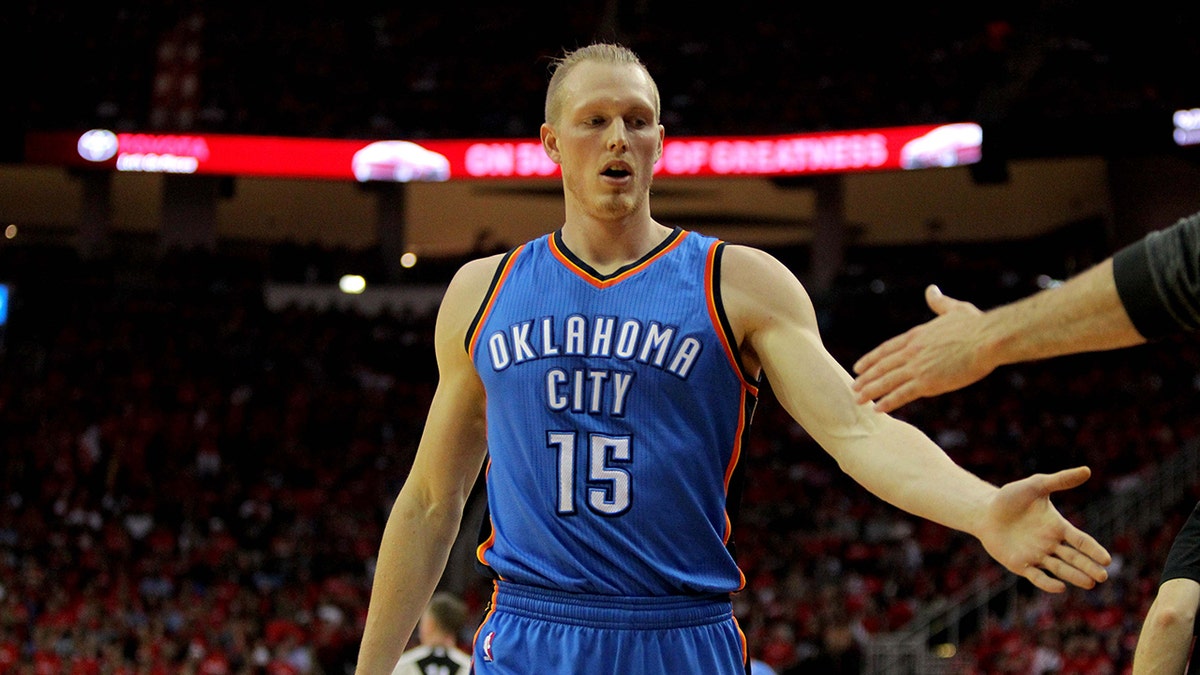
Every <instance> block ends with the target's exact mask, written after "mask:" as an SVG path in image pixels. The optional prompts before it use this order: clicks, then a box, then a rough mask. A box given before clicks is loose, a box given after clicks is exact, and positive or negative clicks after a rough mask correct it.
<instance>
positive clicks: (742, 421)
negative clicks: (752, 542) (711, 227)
mask: <svg viewBox="0 0 1200 675" xmlns="http://www.w3.org/2000/svg"><path fill="white" fill-rule="evenodd" d="M746 392H747V390H746V389H742V395H741V400H740V401H739V402H738V423H737V434H735V435H734V437H733V452H732V453H731V454H730V456H729V464H728V465H727V466H726V467H725V497H726V500H728V498H729V481H731V480H732V479H733V472H734V470H735V469H736V468H737V465H738V461H740V460H741V458H742V438H744V436H745V434H746ZM731 537H733V521H732V520H730V519H729V511H728V510H726V511H725V536H724V537H722V540H721V543H723V544H728V543H729V539H730V538H731ZM737 571H738V588H737V590H739V591H740V590H742V589H743V588H745V587H746V575H745V574H744V573H743V572H742V568H741V567H740V566H738V568H737Z"/></svg>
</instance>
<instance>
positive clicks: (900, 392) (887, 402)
mask: <svg viewBox="0 0 1200 675" xmlns="http://www.w3.org/2000/svg"><path fill="white" fill-rule="evenodd" d="M918 398H921V392H920V390H918V389H917V385H916V383H914V382H913V381H912V380H909V381H907V382H905V383H904V384H902V385H900V386H899V387H896V388H895V389H893V390H892V391H890V392H888V393H887V394H886V395H885V396H883V398H880V399H879V400H878V401H875V409H876V410H878V411H879V412H882V413H890V412H892V411H893V410H896V409H898V408H900V407H902V406H904V405H906V404H908V403H912V402H913V401H915V400H917V399H918Z"/></svg>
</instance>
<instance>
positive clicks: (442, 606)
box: [392, 592, 471, 675]
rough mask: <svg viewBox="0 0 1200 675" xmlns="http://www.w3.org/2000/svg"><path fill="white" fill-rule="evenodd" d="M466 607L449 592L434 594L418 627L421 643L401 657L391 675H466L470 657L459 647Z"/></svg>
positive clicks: (469, 670) (469, 666) (465, 619)
mask: <svg viewBox="0 0 1200 675" xmlns="http://www.w3.org/2000/svg"><path fill="white" fill-rule="evenodd" d="M466 622H467V605H466V603H464V602H463V601H462V600H459V599H458V598H457V597H455V596H453V595H451V594H449V593H444V592H443V593H434V595H433V598H432V599H431V600H430V601H429V605H428V606H427V607H426V608H425V613H424V614H422V615H421V620H420V622H419V623H418V624H417V640H418V642H420V644H419V645H418V646H417V647H414V648H412V649H410V650H408V651H407V652H404V654H402V655H401V656H400V662H399V663H397V664H396V669H395V670H393V671H392V675H467V673H469V672H471V657H470V655H468V654H467V653H466V652H464V651H462V650H461V649H459V648H458V634H459V631H461V630H462V628H463V626H464V625H465V624H466Z"/></svg>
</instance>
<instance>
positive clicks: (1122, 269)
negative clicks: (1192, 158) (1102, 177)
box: [854, 214, 1200, 412]
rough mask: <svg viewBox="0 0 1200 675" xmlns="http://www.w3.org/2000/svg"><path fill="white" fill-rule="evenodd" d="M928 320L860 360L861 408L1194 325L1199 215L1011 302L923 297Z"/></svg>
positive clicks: (1197, 322)
mask: <svg viewBox="0 0 1200 675" xmlns="http://www.w3.org/2000/svg"><path fill="white" fill-rule="evenodd" d="M925 298H926V301H927V302H928V303H929V307H930V308H931V309H933V311H934V312H935V313H936V314H937V315H938V316H937V317H935V318H934V319H932V320H930V321H928V322H926V323H924V324H922V325H920V326H917V327H915V328H912V329H910V330H909V331H907V332H905V333H903V334H901V335H898V336H896V337H894V338H892V339H890V340H888V341H886V342H884V343H883V344H881V345H879V346H878V347H876V348H875V349H873V350H871V351H870V352H868V353H867V354H866V355H864V356H863V357H862V358H861V359H859V360H858V362H857V363H855V364H854V371H855V372H856V373H858V378H857V379H856V380H855V382H854V389H855V391H857V392H858V401H859V402H866V401H870V400H875V401H876V404H875V407H876V408H877V409H878V410H880V411H883V412H890V411H892V410H895V409H896V408H899V407H900V406H902V405H904V404H906V403H908V402H910V401H913V400H915V399H918V398H921V397H925V396H936V395H937V394H942V393H945V392H947V391H953V390H955V389H960V388H962V387H965V386H967V385H969V384H972V383H974V382H978V381H979V380H981V379H983V378H984V377H985V376H987V374H988V373H990V372H992V371H993V370H995V369H996V368H997V367H999V366H1002V365H1006V364H1010V363H1018V362H1022V361H1033V360H1037V359H1044V358H1049V357H1053V356H1062V355H1064V354H1074V353H1078V352H1089V351H1104V350H1110V349H1119V348H1122V347H1129V346H1132V345H1137V344H1142V343H1144V342H1145V341H1146V339H1147V338H1155V337H1160V336H1162V335H1165V334H1168V333H1170V332H1175V331H1180V330H1195V329H1197V328H1200V214H1197V215H1193V216H1191V217H1189V218H1185V219H1182V220H1180V221H1179V222H1177V223H1176V224H1175V225H1173V226H1172V227H1170V228H1168V229H1166V230H1164V231H1162V232H1156V233H1151V234H1150V235H1148V236H1146V237H1144V238H1143V239H1141V240H1140V241H1138V242H1136V243H1134V244H1132V245H1130V246H1128V247H1126V248H1124V249H1122V250H1121V251H1119V252H1118V253H1117V254H1116V255H1115V256H1113V257H1112V258H1109V259H1107V260H1105V261H1104V262H1102V263H1100V264H1098V265H1096V266H1095V267H1092V268H1091V269H1089V270H1087V271H1086V272H1084V273H1082V274H1080V275H1078V276H1076V277H1074V278H1072V279H1070V280H1068V281H1067V282H1066V283H1065V284H1063V285H1062V286H1060V287H1058V288H1052V289H1047V290H1044V291H1040V292H1038V293H1035V294H1034V295H1031V296H1029V297H1027V298H1024V299H1022V300H1019V301H1017V302H1014V303H1012V304H1009V305H1004V306H1002V307H997V308H995V309H992V310H989V311H987V312H980V311H979V310H978V309H977V308H976V307H975V306H974V305H972V304H970V303H967V302H962V301H960V300H955V299H953V298H950V297H947V296H945V295H942V293H941V291H940V290H938V288H937V287H936V286H930V287H929V288H927V289H926V291H925Z"/></svg>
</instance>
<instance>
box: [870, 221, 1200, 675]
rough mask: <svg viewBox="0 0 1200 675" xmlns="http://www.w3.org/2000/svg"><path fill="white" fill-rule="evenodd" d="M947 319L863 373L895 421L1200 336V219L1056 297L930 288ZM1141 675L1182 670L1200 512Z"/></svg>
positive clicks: (1168, 574) (1191, 629)
mask: <svg viewBox="0 0 1200 675" xmlns="http://www.w3.org/2000/svg"><path fill="white" fill-rule="evenodd" d="M925 298H926V301H927V302H928V303H929V306H930V308H931V309H933V311H934V312H935V313H937V314H938V316H937V317H935V318H934V319H932V320H930V321H929V322H927V323H925V324H923V325H921V326H917V327H915V328H912V329H910V330H909V331H907V332H906V333H904V334H902V335H899V336H896V337H894V338H892V339H890V340H888V341H886V342H884V343H883V344H881V345H879V346H878V347H876V348H875V349H873V350H871V351H870V352H868V353H867V354H866V355H865V356H863V357H862V358H861V359H859V361H858V362H857V363H855V364H854V370H855V372H857V373H858V374H859V375H858V378H857V379H856V380H855V382H854V389H855V390H856V391H857V392H858V401H859V402H860V403H866V402H868V401H871V400H872V399H876V403H875V408H876V409H877V410H880V411H884V412H889V411H892V410H895V409H896V408H899V407H900V406H902V405H904V404H905V403H908V402H910V401H913V400H915V399H917V398H921V397H925V396H935V395H937V394H941V393H944V392H947V391H953V390H955V389H959V388H962V387H965V386H967V385H969V384H973V383H975V382H978V381H979V380H981V379H983V377H985V376H986V375H987V374H988V373H990V372H992V371H993V370H995V369H996V368H997V367H999V366H1002V365H1007V364H1011V363H1018V362H1021V361H1032V360H1036V359H1043V358H1049V357H1053V356H1062V355H1065V354H1076V353H1080V352H1091V351H1102V350H1110V349H1118V348H1121V347H1129V346H1133V345H1138V344H1143V343H1145V342H1147V340H1151V339H1156V338H1161V337H1163V336H1166V335H1167V334H1170V333H1177V332H1183V331H1195V330H1197V329H1200V213H1196V214H1192V215H1191V216H1188V217H1186V218H1182V219H1180V220H1179V221H1177V222H1176V223H1175V224H1174V225H1172V226H1171V227H1168V228H1166V229H1164V230H1162V231H1160V232H1151V233H1150V234H1148V235H1146V236H1145V237H1142V239H1140V240H1138V241H1137V242H1134V243H1133V244H1130V245H1129V246H1126V247H1125V248H1123V249H1121V250H1120V251H1118V252H1117V253H1116V254H1115V255H1114V256H1112V257H1110V258H1108V259H1107V260H1104V261H1103V262H1101V263H1099V264H1098V265H1096V266H1094V267H1092V268H1091V269H1089V270H1087V271H1085V272H1083V273H1082V274H1080V275H1078V276H1076V277H1074V278H1072V279H1069V280H1068V281H1067V282H1066V283H1064V284H1063V285H1062V286H1060V287H1058V288H1053V289H1047V290H1044V291H1040V292H1038V293H1036V294H1034V295H1032V296H1030V297H1028V298H1024V299H1022V300H1019V301H1017V302H1014V303H1011V304H1009V305H1005V306H1002V307H997V308H994V309H991V310H989V311H987V312H980V311H979V309H978V308H976V307H975V306H974V305H972V304H970V303H968V302H962V301H960V300H955V299H953V298H950V297H948V296H946V295H943V294H942V293H941V291H939V290H938V288H937V287H936V286H930V287H929V288H927V289H926V291H925ZM1160 584H1161V585H1160V586H1159V591H1158V595H1157V597H1155V599H1154V602H1153V604H1151V606H1150V611H1149V612H1148V614H1147V616H1146V621H1145V623H1144V624H1143V625H1142V633H1141V636H1140V638H1139V639H1138V645H1137V649H1136V651H1135V653H1134V659H1133V672H1134V673H1135V674H1136V675H1148V674H1149V673H1179V674H1182V673H1183V672H1184V668H1185V667H1186V666H1187V661H1188V658H1189V655H1190V653H1191V651H1192V641H1193V636H1194V635H1195V634H1196V632H1197V631H1196V615H1197V609H1198V607H1200V504H1198V505H1197V506H1196V508H1195V509H1193V511H1192V514H1191V516H1190V517H1189V518H1188V521H1187V522H1186V523H1185V524H1184V526H1183V529H1182V531H1181V532H1180V533H1179V535H1178V536H1177V537H1176V539H1175V542H1174V543H1173V544H1172V546H1171V550H1170V552H1169V553H1168V554H1167V563H1166V566H1165V568H1164V569H1163V573H1162V576H1161V577H1160Z"/></svg>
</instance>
